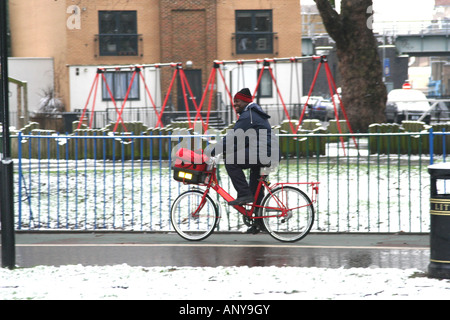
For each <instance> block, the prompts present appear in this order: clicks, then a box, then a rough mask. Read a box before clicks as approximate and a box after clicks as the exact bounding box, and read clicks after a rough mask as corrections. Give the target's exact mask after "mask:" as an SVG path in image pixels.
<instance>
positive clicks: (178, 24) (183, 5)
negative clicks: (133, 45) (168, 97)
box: [160, 0, 217, 104]
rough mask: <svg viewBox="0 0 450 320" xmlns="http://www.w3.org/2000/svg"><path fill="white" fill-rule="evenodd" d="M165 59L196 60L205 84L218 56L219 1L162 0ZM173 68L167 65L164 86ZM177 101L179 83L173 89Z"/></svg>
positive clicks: (161, 25) (168, 81)
mask: <svg viewBox="0 0 450 320" xmlns="http://www.w3.org/2000/svg"><path fill="white" fill-rule="evenodd" d="M160 19H161V20H160V30H161V38H160V40H161V43H160V48H161V61H164V62H182V63H183V66H184V67H185V63H186V61H188V60H190V61H192V62H193V68H194V69H201V70H202V83H203V86H205V85H206V82H207V80H208V77H209V73H210V72H211V68H212V62H213V61H214V60H215V59H216V58H217V39H216V37H217V36H216V34H217V32H216V1H215V0H185V1H171V0H161V1H160ZM172 73H173V69H171V70H168V69H164V70H163V73H162V87H163V88H168V87H169V83H170V79H171V77H172ZM172 97H173V100H172V101H173V103H174V104H176V87H175V86H174V87H173V89H172Z"/></svg>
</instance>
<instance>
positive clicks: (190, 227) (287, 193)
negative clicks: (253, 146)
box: [170, 158, 319, 242]
mask: <svg viewBox="0 0 450 320" xmlns="http://www.w3.org/2000/svg"><path fill="white" fill-rule="evenodd" d="M216 161H217V159H216V158H211V159H210V164H209V165H208V167H207V168H206V171H203V172H201V173H200V174H199V173H198V172H199V171H192V170H188V169H178V170H175V171H174V178H175V179H176V180H178V181H181V182H183V183H186V184H192V183H194V184H197V185H200V186H202V187H205V188H204V189H197V188H194V189H191V190H188V191H185V192H183V193H181V194H180V195H179V196H178V197H177V198H176V199H175V201H174V202H173V204H172V207H171V209H170V216H171V222H172V225H173V227H174V229H175V231H176V232H177V233H178V234H179V235H180V236H181V237H183V238H184V239H187V240H191V241H199V240H203V239H206V238H207V237H208V236H210V235H211V234H212V233H213V231H214V229H215V228H216V226H217V225H218V222H219V219H220V216H219V207H218V204H217V203H216V202H214V201H213V200H212V198H211V197H210V195H209V193H210V191H211V189H212V190H214V191H216V192H217V193H218V194H219V195H220V196H221V197H222V198H223V199H225V201H227V202H230V201H232V200H234V198H233V197H232V196H231V195H230V194H228V192H226V191H225V190H224V189H223V188H222V187H221V186H220V185H219V182H218V180H217V176H216ZM264 169H265V168H263V169H262V170H264ZM267 177H268V176H267V175H265V173H264V172H263V171H262V172H261V177H260V179H259V183H258V187H257V191H256V194H255V202H256V199H258V195H259V193H260V192H261V190H262V188H264V189H265V190H266V195H265V197H264V198H263V200H262V201H261V204H260V205H257V204H245V205H235V206H233V207H234V208H235V209H236V210H237V211H238V212H240V213H241V214H242V215H243V220H244V223H246V224H247V225H249V226H250V225H252V223H260V226H261V227H263V229H262V230H264V229H265V230H266V231H267V232H268V233H269V234H270V235H271V236H272V237H274V238H275V239H277V240H279V241H283V242H294V241H298V240H300V239H302V238H304V237H305V236H306V235H307V234H308V233H309V231H310V230H311V227H312V225H313V222H314V205H313V203H316V201H317V195H318V192H319V182H296V183H292V182H283V183H275V184H273V185H271V184H270V183H269V182H268V180H267ZM296 185H309V186H310V187H311V199H312V200H311V199H310V198H309V197H308V196H307V195H306V194H305V193H304V192H303V191H302V190H300V189H298V188H297V187H296ZM261 221H262V223H261Z"/></svg>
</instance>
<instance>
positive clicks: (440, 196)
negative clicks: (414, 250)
mask: <svg viewBox="0 0 450 320" xmlns="http://www.w3.org/2000/svg"><path fill="white" fill-rule="evenodd" d="M428 172H429V174H430V178H431V183H430V264H429V265H428V276H429V277H431V278H439V279H450V163H440V164H434V165H431V166H429V167H428Z"/></svg>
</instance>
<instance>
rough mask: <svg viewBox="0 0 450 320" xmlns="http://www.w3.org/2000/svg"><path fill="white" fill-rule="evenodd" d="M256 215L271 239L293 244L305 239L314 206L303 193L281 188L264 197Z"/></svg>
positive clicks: (311, 223) (289, 187)
mask: <svg viewBox="0 0 450 320" xmlns="http://www.w3.org/2000/svg"><path fill="white" fill-rule="evenodd" d="M283 212H284V213H283ZM258 215H259V216H260V217H261V218H260V219H262V221H263V223H264V226H265V228H266V230H267V232H269V234H270V235H271V236H272V237H274V238H275V239H277V240H280V241H284V242H294V241H298V240H300V239H302V238H303V237H305V236H306V235H307V234H308V233H309V231H310V230H311V227H312V225H313V223H314V206H313V204H312V202H311V200H310V199H309V197H308V196H307V195H306V194H305V193H304V192H303V191H301V190H299V189H297V188H294V187H291V186H283V187H278V188H275V189H274V190H272V192H271V193H269V194H267V195H266V196H265V197H264V199H263V201H262V208H260V210H259V213H258Z"/></svg>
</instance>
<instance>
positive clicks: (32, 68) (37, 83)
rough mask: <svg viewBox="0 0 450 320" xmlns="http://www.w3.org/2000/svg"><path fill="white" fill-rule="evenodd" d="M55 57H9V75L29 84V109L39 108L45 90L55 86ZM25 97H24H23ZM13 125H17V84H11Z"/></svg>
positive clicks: (10, 98) (10, 100)
mask: <svg viewBox="0 0 450 320" xmlns="http://www.w3.org/2000/svg"><path fill="white" fill-rule="evenodd" d="M53 70H54V68H53V58H8V76H9V77H11V78H14V79H17V80H20V81H26V82H27V84H28V110H29V111H30V112H34V111H37V110H38V109H39V102H40V100H41V98H42V97H43V91H44V90H48V89H50V90H53V88H54V71H53ZM22 99H23V98H22ZM9 103H10V111H11V118H10V121H11V125H13V126H15V125H16V119H15V114H16V112H17V86H16V85H15V84H13V83H10V84H9Z"/></svg>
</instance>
